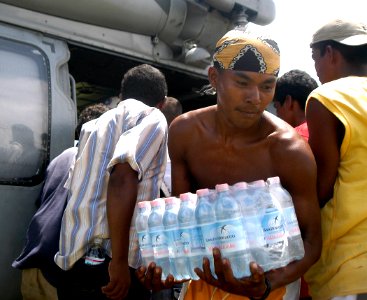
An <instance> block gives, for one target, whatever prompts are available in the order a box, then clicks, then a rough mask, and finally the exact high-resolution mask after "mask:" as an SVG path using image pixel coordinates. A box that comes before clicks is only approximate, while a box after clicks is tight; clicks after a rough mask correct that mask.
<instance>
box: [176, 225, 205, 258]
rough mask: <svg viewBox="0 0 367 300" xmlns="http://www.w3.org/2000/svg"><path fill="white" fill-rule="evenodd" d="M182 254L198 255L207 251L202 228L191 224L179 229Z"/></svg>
mask: <svg viewBox="0 0 367 300" xmlns="http://www.w3.org/2000/svg"><path fill="white" fill-rule="evenodd" d="M178 232H179V239H180V251H179V252H180V253H179V254H180V255H181V256H182V255H191V254H193V255H197V254H202V253H204V251H205V246H204V241H203V239H202V236H201V232H200V228H198V227H196V226H190V227H186V228H180V229H179V231H178Z"/></svg>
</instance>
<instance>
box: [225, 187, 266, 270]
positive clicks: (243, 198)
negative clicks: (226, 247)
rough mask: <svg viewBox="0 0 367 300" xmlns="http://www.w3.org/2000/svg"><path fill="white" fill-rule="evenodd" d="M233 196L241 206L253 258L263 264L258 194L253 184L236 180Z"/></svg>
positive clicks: (261, 212) (262, 213) (260, 210)
mask: <svg viewBox="0 0 367 300" xmlns="http://www.w3.org/2000/svg"><path fill="white" fill-rule="evenodd" d="M232 189H233V194H234V197H235V198H236V200H237V202H238V203H239V204H240V206H241V213H242V221H243V226H244V229H245V232H246V233H247V241H248V245H249V249H250V253H251V256H252V258H253V260H254V261H255V262H256V263H257V264H259V265H260V266H263V265H264V264H265V263H266V252H265V246H266V243H265V237H264V231H263V229H262V226H261V219H262V216H263V215H264V209H262V204H261V199H260V194H259V193H257V188H256V182H255V185H248V184H247V183H246V182H238V183H236V184H235V185H233V187H232Z"/></svg>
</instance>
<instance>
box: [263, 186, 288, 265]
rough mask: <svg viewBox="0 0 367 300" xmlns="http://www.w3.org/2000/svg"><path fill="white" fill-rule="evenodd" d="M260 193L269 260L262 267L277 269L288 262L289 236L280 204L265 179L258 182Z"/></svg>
mask: <svg viewBox="0 0 367 300" xmlns="http://www.w3.org/2000/svg"><path fill="white" fill-rule="evenodd" d="M257 189H258V191H257V192H258V193H261V195H260V197H261V199H262V203H263V205H264V208H265V213H264V215H263V218H262V220H261V225H262V228H263V231H264V237H265V241H266V253H267V258H268V261H267V263H265V264H264V265H263V266H262V267H263V269H264V271H268V270H271V269H277V268H280V267H283V266H285V265H287V264H288V262H289V258H288V237H287V233H286V230H285V225H284V220H283V215H282V212H281V208H280V206H279V204H278V203H277V202H276V201H274V200H273V199H274V198H273V197H272V195H271V194H270V192H269V189H268V187H267V185H266V183H265V181H263V180H261V181H259V182H258V183H257Z"/></svg>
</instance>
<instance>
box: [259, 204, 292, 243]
mask: <svg viewBox="0 0 367 300" xmlns="http://www.w3.org/2000/svg"><path fill="white" fill-rule="evenodd" d="M261 226H262V228H263V231H264V237H265V241H266V244H267V245H268V246H269V245H273V244H275V243H278V242H281V241H284V239H285V238H286V235H285V230H284V223H283V219H282V216H281V214H280V211H279V210H277V209H271V210H267V211H266V213H265V214H264V216H263V218H262V221H261Z"/></svg>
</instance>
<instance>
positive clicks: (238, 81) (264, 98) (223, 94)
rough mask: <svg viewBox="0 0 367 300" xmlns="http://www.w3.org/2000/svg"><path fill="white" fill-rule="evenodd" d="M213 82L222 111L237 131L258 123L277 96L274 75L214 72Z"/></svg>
mask: <svg viewBox="0 0 367 300" xmlns="http://www.w3.org/2000/svg"><path fill="white" fill-rule="evenodd" d="M209 79H210V82H211V84H212V85H213V87H215V88H216V90H217V104H218V110H219V111H220V112H222V113H223V115H224V116H225V118H226V120H227V121H228V122H229V123H230V124H232V125H233V126H234V127H238V128H248V127H250V126H252V125H253V124H254V123H256V122H257V121H258V120H259V119H260V118H261V115H262V113H263V111H264V110H265V108H266V107H267V106H268V104H269V103H270V102H271V101H272V99H273V96H274V91H275V84H276V77H275V76H273V75H269V74H260V73H256V72H247V71H233V70H220V71H218V70H216V69H214V68H211V69H210V70H209Z"/></svg>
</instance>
